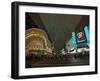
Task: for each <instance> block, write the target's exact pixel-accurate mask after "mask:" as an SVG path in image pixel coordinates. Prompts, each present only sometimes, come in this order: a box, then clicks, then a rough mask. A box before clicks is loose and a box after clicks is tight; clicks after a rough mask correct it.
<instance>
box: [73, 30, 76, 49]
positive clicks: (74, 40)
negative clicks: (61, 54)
mask: <svg viewBox="0 0 100 81" xmlns="http://www.w3.org/2000/svg"><path fill="white" fill-rule="evenodd" d="M72 43H73V45H74V47H75V48H77V44H76V34H75V32H72Z"/></svg>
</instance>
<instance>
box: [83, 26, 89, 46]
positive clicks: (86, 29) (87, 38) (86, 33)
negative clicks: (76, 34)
mask: <svg viewBox="0 0 100 81" xmlns="http://www.w3.org/2000/svg"><path fill="white" fill-rule="evenodd" d="M84 31H85V35H86V40H87V45H88V47H90V32H89V29H88V26H85V27H84Z"/></svg>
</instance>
